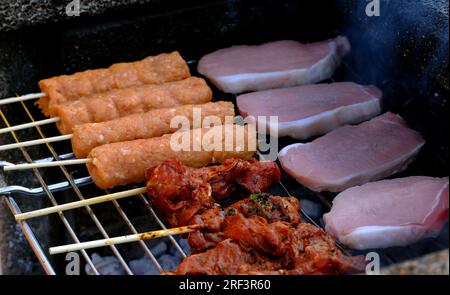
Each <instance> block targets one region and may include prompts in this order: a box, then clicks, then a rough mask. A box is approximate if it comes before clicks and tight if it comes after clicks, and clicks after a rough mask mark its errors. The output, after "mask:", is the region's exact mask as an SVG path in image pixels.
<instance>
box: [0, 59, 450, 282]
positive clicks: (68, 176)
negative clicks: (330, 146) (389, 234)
mask: <svg viewBox="0 0 450 295" xmlns="http://www.w3.org/2000/svg"><path fill="white" fill-rule="evenodd" d="M189 64H190V66H191V67H193V65H195V62H189ZM332 81H334V79H332ZM213 90H214V92H215V93H214V97H215V99H217V100H231V101H233V99H234V97H232V96H229V95H225V94H223V93H220V92H218V91H217V90H216V89H213ZM216 92H217V93H216ZM20 104H21V108H22V109H23V111H24V113H25V115H26V118H24V120H25V119H26V120H27V121H29V122H34V121H36V120H37V119H41V118H37V119H36V118H35V116H36V115H33V114H32V113H33V112H32V109H31V108H34V106H30V105H28V106H27V103H25V102H20ZM0 116H1V117H2V121H3V123H4V124H5V126H6V127H10V126H11V125H12V124H11V123H10V120H9V119H8V118H7V116H6V115H5V113H4V112H3V111H2V110H1V109H0ZM37 116H41V115H37ZM22 123H24V122H22ZM35 128H36V131H37V134H38V135H39V137H40V138H46V134H45V133H44V130H43V128H42V127H41V126H36V127H35ZM11 135H12V138H13V140H14V141H15V142H17V143H19V142H21V139H20V136H19V135H18V133H17V132H14V131H12V132H11ZM280 145H281V147H282V146H283V145H286V143H283V142H280ZM45 149H46V150H47V152H49V153H50V157H48V158H44V159H42V158H41V159H38V160H33V158H32V157H31V156H30V153H29V152H27V150H26V149H25V148H21V149H20V151H21V154H22V155H23V157H24V159H25V161H26V162H28V163H31V162H38V161H43V160H45V161H49V160H63V159H70V158H73V157H74V155H73V154H72V153H62V154H58V153H57V152H56V150H55V148H54V146H53V144H51V143H46V144H45ZM259 157H260V158H263V157H264V156H263V155H262V154H259ZM55 169H57V170H59V172H58V173H59V174H60V176H59V177H60V178H62V179H63V182H60V183H56V184H55V183H52V184H47V183H46V181H45V180H44V177H43V175H42V173H41V172H40V171H39V169H33V171H32V172H33V174H34V176H35V178H36V180H37V182H38V183H39V185H40V187H39V188H36V189H34V192H42V193H45V195H46V198H47V199H48V201H49V202H50V204H51V206H56V205H58V204H60V203H63V202H62V201H61V200H60V199H59V198H57V197H55V192H56V191H59V190H63V191H65V192H70V194H71V195H72V196H73V197H74V198H75V200H76V199H78V200H83V199H86V196H85V195H84V194H83V193H82V190H81V188H80V187H81V186H82V185H85V184H89V183H91V178H90V176H84V177H78V178H74V177H73V173H72V172H71V171H69V170H68V169H69V168H68V167H64V166H60V167H57V168H55ZM412 169H416V170H411V169H409V170H410V171H409V173H410V174H416V175H417V174H422V173H421V171H420V170H419V169H417V168H412ZM53 181H54V180H53ZM21 192H22V193H25V194H26V193H28V191H21ZM270 192H271V193H273V194H277V195H289V196H296V197H299V198H300V199H301V201H303V200H305V199H307V200H310V201H311V200H313V201H314V202H317V204H319V206H320V207H321V210H322V213H323V212H326V211H328V210H329V209H330V208H331V200H332V198H333V197H334V195H333V194H331V195H328V194H322V193H315V192H312V191H310V190H308V189H307V188H305V187H303V186H301V185H299V184H298V183H296V182H295V181H293V179H292V178H290V177H289V176H287V175H286V174H284V173H283V176H282V180H281V181H280V182H279V183H278V185H275V186H274V187H272V188H271V190H270ZM104 193H106V194H108V193H110V192H109V191H104ZM3 199H4V201H5V202H6V204H7V206H8V207H9V209H10V210H11V212H12V214H14V215H15V214H20V213H22V211H21V209H20V207H19V205H18V204H17V202H16V200H15V198H14V196H13V194H12V193H7V194H6V195H5V196H4V198H3ZM136 199H139V200H136ZM133 201H135V202H140V206H142V207H143V208H145V209H144V211H146V213H147V214H148V215H149V219H150V220H149V222H150V223H151V224H154V225H156V226H157V227H158V228H153V229H152V230H157V229H166V226H165V224H164V223H163V221H162V220H161V219H160V218H159V217H158V216H157V214H156V213H155V211H154V210H153V208H152V207H151V205H150V203H149V202H148V200H147V199H146V197H145V196H144V195H143V194H140V195H138V196H136V197H133ZM121 202H122V201H121ZM108 203H111V204H112V205H113V207H114V208H110V209H109V211H108V214H114V216H116V217H115V218H116V219H115V220H116V221H115V222H120V223H122V224H123V225H124V227H125V229H126V232H124V233H123V234H136V233H138V232H139V230H138V229H139V228H140V227H141V225H140V224H136V222H132V215H129V214H127V213H126V212H125V211H126V210H124V209H123V205H121V204H120V203H119V201H117V200H113V201H110V202H108ZM94 207H95V206H94ZM77 210H84V211H85V213H87V214H88V216H89V218H90V219H91V220H92V222H93V224H94V228H95V230H96V232H97V233H98V234H99V235H100V238H109V237H110V235H111V232H110V231H109V230H108V229H107V228H108V225H109V224H106V223H105V222H101V221H100V218H99V217H98V213H99V212H100V211H99V210H100V209H97V208H95V210H94V208H92V207H91V206H86V207H84V208H79V209H75V210H73V211H76V214H80V213H79V211H77ZM96 212H97V213H96ZM67 214H68V213H63V212H59V213H58V214H57V215H58V218H59V219H60V222H61V223H62V225H63V227H64V228H65V231H66V233H67V234H68V235H69V238H70V239H71V240H72V243H79V242H82V241H81V239H80V235H81V234H82V233H80V232H77V230H79V229H78V228H77V227H76V225H74V224H73V222H72V221H70V218H67ZM301 214H302V217H303V219H304V220H306V221H307V222H310V223H312V224H314V225H316V226H319V227H323V226H322V225H323V223H322V220H321V215H322V214H320V216H311V214H310V213H309V212H307V210H304V209H303V208H302V211H301ZM18 224H19V226H20V228H21V229H22V231H23V233H24V235H25V237H26V239H27V241H28V242H29V244H30V246H31V248H32V250H33V251H34V253H35V255H36V257H37V258H38V260H39V262H40V263H41V265H42V267H43V269H44V271H45V272H46V273H47V274H50V275H54V274H56V271H55V268H54V266H53V265H52V264H51V263H50V260H49V259H48V249H45V248H43V246H42V243H40V242H39V240H38V238H37V237H36V234H35V232H34V231H33V228H32V226H30V224H29V222H27V221H19V222H18ZM445 232H447V235H448V225H446V229H445V230H444V235H445ZM167 239H169V241H170V245H171V246H172V247H174V249H175V251H176V252H177V253H178V254H179V255H180V257H181V258H185V257H186V253H185V252H184V250H183V248H182V247H181V245H180V244H179V242H178V241H177V239H175V238H174V237H172V236H169V237H168V238H167ZM83 241H84V240H83ZM424 243H425V244H426V246H423V245H421V246H420V247H419V248H420V250H418V249H417V247H415V246H411V247H402V248H401V249H400V250H398V249H393V250H392V249H390V250H379V251H378V250H377V252H379V253H380V255H381V260H382V264H383V265H390V264H393V263H396V262H398V261H401V260H404V259H409V258H414V257H419V256H421V255H423V254H424V251H423V248H424V247H425V248H426V250H425V252H433V251H437V250H440V249H445V248H448V236H447V238H445V237H444V238H442V237H441V238H438V239H428V240H426V241H425V242H424ZM134 244H137V245H138V246H137V247H139V248H141V251H143V252H144V255H145V256H146V257H148V258H149V259H150V261H151V262H152V263H153V265H154V266H155V268H156V269H157V271H158V272H159V273H163V272H166V271H171V269H163V267H162V266H161V264H160V263H159V262H158V259H157V258H156V257H155V255H154V254H153V253H152V250H151V247H150V246H149V245H148V241H138V242H134ZM337 244H338V246H339V247H340V248H341V250H342V251H343V252H344V253H345V254H348V255H354V254H364V252H361V251H352V250H349V249H345V248H344V247H343V246H342V245H340V244H339V243H337ZM108 247H109V248H110V250H111V252H112V253H113V255H114V256H115V258H117V260H118V262H119V263H120V265H121V266H122V268H123V270H124V271H125V273H126V274H129V275H132V274H133V271H132V270H131V268H130V266H129V263H128V262H127V259H126V258H125V257H124V255H123V253H122V251H120V249H119V248H118V247H117V246H115V245H110V246H108ZM80 253H81V255H82V257H83V258H84V261H85V263H86V265H88V266H89V267H90V269H91V270H92V273H94V274H96V275H98V274H100V273H99V270H98V269H97V267H96V266H95V265H94V263H93V262H92V258H91V256H90V255H89V254H88V252H87V251H86V250H81V251H80ZM405 253H406V254H405Z"/></svg>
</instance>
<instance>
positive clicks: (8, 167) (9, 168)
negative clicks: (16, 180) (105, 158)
mask: <svg viewBox="0 0 450 295" xmlns="http://www.w3.org/2000/svg"><path fill="white" fill-rule="evenodd" d="M91 161H92V159H90V158H87V159H75V160H62V161H52V162H40V163H27V164H15V165H6V166H4V167H3V171H13V170H25V169H33V168H43V167H56V166H65V165H78V164H87V163H89V162H91Z"/></svg>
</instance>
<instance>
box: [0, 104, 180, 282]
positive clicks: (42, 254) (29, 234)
mask: <svg viewBox="0 0 450 295" xmlns="http://www.w3.org/2000/svg"><path fill="white" fill-rule="evenodd" d="M21 105H22V107H23V109H24V110H25V112H26V113H27V115H28V117H29V119H30V120H31V121H32V122H34V121H35V118H34V117H33V116H32V114H31V112H30V110H29V109H28V107H27V106H26V105H25V103H24V102H21ZM0 115H1V117H2V120H3V122H4V123H5V125H6V126H7V127H11V124H10V123H9V121H8V119H7V118H6V116H5V114H4V112H3V111H1V110H0ZM35 128H36V129H37V131H38V133H39V135H40V137H41V138H46V136H45V134H44V132H43V131H42V129H41V127H40V126H36V127H35ZM12 136H13V138H14V140H15V142H17V143H19V142H20V139H19V137H18V135H17V134H16V132H14V131H13V132H12ZM46 146H47V148H48V150H49V151H50V153H51V154H52V156H53V158H54V159H55V160H60V159H61V157H60V156H59V155H58V154H57V153H56V152H55V150H54V148H53V147H52V145H51V144H49V143H47V144H46ZM20 150H21V152H22V154H23V156H24V158H25V160H26V161H27V162H29V163H31V162H33V159H32V158H31V157H30V154H29V153H28V152H27V151H26V150H25V149H24V148H21V149H20ZM64 158H66V157H64ZM60 170H61V172H62V174H63V175H64V177H65V178H66V180H67V182H68V183H69V184H70V187H69V188H71V189H72V190H73V192H74V193H75V195H76V196H77V197H78V199H80V200H83V199H85V197H84V195H83V194H82V193H81V191H80V189H79V187H78V186H77V184H76V180H75V179H73V177H72V176H71V175H70V173H69V172H68V170H67V168H66V167H64V166H60ZM33 174H34V175H35V177H36V179H37V180H38V182H39V184H40V185H41V187H42V189H43V190H44V191H45V193H46V195H47V197H48V198H49V200H50V202H51V204H52V205H53V206H56V205H58V202H57V200H56V198H55V197H54V195H53V193H52V191H51V190H50V189H49V186H48V185H47V184H46V183H45V181H44V179H43V177H42V175H41V173H40V172H39V171H38V169H33ZM106 193H109V192H107V191H106ZM139 198H140V199H141V200H142V203H143V205H144V206H145V207H146V208H147V209H148V211H149V213H150V215H151V216H152V217H153V218H154V219H155V221H156V222H157V224H158V225H159V226H160V227H161V229H165V228H166V227H165V225H164V224H163V222H162V221H161V220H160V219H159V217H158V216H157V215H156V214H155V211H154V210H153V209H152V208H151V206H150V204H149V203H148V201H147V200H146V199H145V196H144V195H142V194H141V195H139ZM5 201H6V203H7V205H8V207H9V208H10V210H11V212H12V213H13V214H19V213H21V210H20V208H19V206H18V205H17V203H16V201H15V200H14V198H13V197H12V196H8V197H5ZM111 202H112V203H113V205H114V207H115V208H116V211H117V213H118V214H119V215H120V218H121V219H122V220H123V221H124V223H125V224H126V225H127V226H128V228H129V230H130V233H133V234H136V233H138V232H137V230H136V228H135V226H134V225H133V223H132V222H131V221H130V219H129V218H128V216H127V214H126V213H125V212H124V210H123V209H122V207H121V206H120V204H119V202H118V201H116V200H113V201H111ZM84 209H85V210H86V211H87V212H88V214H89V215H90V217H91V218H92V220H93V221H94V223H95V225H96V227H97V229H98V231H99V232H100V233H101V235H102V236H103V237H104V238H109V235H108V233H107V232H106V230H105V227H104V226H103V225H102V223H101V222H100V221H99V219H98V218H97V216H96V214H95V212H94V210H93V209H92V208H91V207H90V206H86V207H84ZM58 215H59V217H60V219H61V221H62V223H63V224H64V226H65V228H66V229H67V231H68V233H69V234H70V236H71V238H72V240H73V242H74V243H79V242H80V239H79V238H78V236H77V234H76V232H75V230H74V228H73V226H72V225H71V223H70V222H69V221H68V219H67V218H66V217H65V215H64V213H63V212H59V213H58ZM18 223H19V225H20V227H21V229H22V231H23V232H24V234H25V237H26V239H27V240H28V242H29V243H30V245H31V247H32V249H33V251H34V253H35V254H36V256H37V257H38V259H39V261H40V262H41V264H42V267H43V268H44V270H45V272H46V273H47V274H56V273H55V270H54V268H53V267H52V265H51V264H50V262H49V260H48V258H47V256H46V253H47V251H44V250H43V249H42V247H41V246H40V244H39V242H38V240H37V239H36V236H35V234H34V233H33V230H32V229H31V227H30V226H29V225H28V223H27V222H26V221H20V222H18ZM169 239H170V240H171V242H172V244H173V246H174V247H175V248H176V249H177V251H178V252H179V254H180V255H181V256H182V257H183V258H184V257H186V254H185V253H184V251H183V249H182V248H181V246H180V245H179V244H178V242H177V241H176V240H175V239H174V238H173V237H169ZM138 243H139V244H140V246H141V247H142V249H143V250H144V252H145V254H146V255H147V256H148V257H149V258H150V260H151V261H152V262H153V264H154V265H155V267H156V269H157V270H158V271H159V272H160V273H162V272H164V271H168V270H163V269H162V267H161V265H160V264H159V263H158V261H157V259H156V258H155V257H154V255H153V253H152V252H151V250H150V248H149V247H148V245H147V244H146V243H145V242H144V241H139V242H138ZM109 247H110V248H111V250H112V252H113V253H114V256H115V257H116V258H117V259H118V261H119V262H120V264H121V265H122V267H123V268H124V270H125V271H126V273H127V274H130V275H132V274H133V273H132V271H131V269H130V267H129V265H128V264H127V262H126V261H125V260H124V258H123V256H122V254H121V253H120V252H119V250H118V249H117V247H116V246H114V245H111V246H109ZM81 254H82V255H83V257H84V259H85V261H86V263H87V264H88V265H89V267H90V268H91V270H92V271H93V272H94V273H95V274H97V275H98V274H99V272H98V270H97V268H96V267H95V265H94V264H93V262H92V260H91V258H90V257H89V255H88V253H87V252H86V250H81Z"/></svg>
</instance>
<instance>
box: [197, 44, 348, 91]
mask: <svg viewBox="0 0 450 295" xmlns="http://www.w3.org/2000/svg"><path fill="white" fill-rule="evenodd" d="M349 51H350V43H349V42H348V40H347V38H346V37H342V36H338V37H336V38H335V39H331V40H327V41H322V42H316V43H310V44H302V43H299V42H297V41H293V40H282V41H275V42H269V43H265V44H262V45H252V46H248V45H239V46H232V47H229V48H225V49H220V50H217V51H215V52H213V53H210V54H207V55H205V56H203V57H202V58H201V59H200V61H199V64H198V71H199V72H200V73H201V74H203V75H204V76H206V77H208V79H209V80H210V81H211V82H212V83H213V84H214V85H216V86H217V87H218V88H219V89H221V90H223V91H225V92H228V93H242V92H245V91H252V90H264V89H272V88H281V87H290V86H297V85H304V84H313V83H316V82H319V81H322V80H325V79H328V78H330V77H331V76H332V75H333V72H334V70H335V69H336V68H337V67H338V66H339V65H340V63H341V59H342V57H343V56H344V55H345V54H347V53H348V52H349Z"/></svg>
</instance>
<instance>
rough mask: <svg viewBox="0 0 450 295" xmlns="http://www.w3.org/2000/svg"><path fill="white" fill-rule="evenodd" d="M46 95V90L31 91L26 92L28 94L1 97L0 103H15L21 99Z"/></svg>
mask: <svg viewBox="0 0 450 295" xmlns="http://www.w3.org/2000/svg"><path fill="white" fill-rule="evenodd" d="M46 95H47V94H45V93H44V92H40V93H30V94H26V95H22V96H16V97H10V98H5V99H0V105H4V104H9V103H13V102H19V101H25V100H30V99H35V98H40V97H44V96H46Z"/></svg>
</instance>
